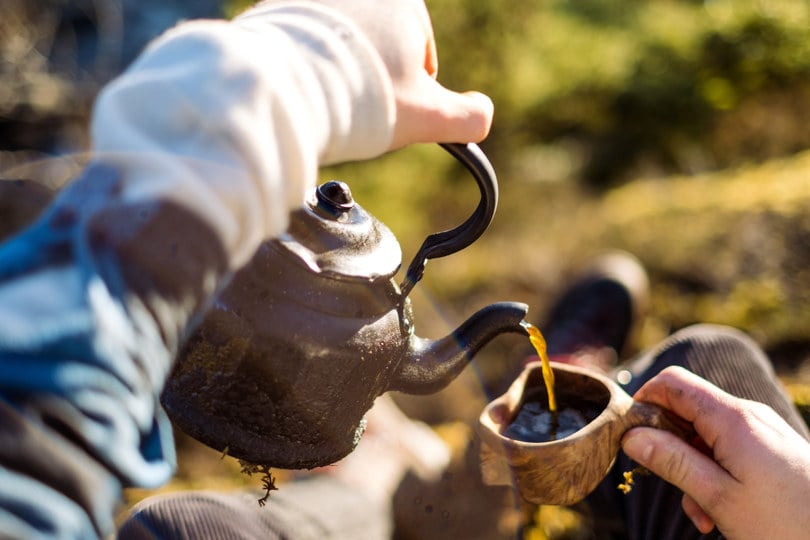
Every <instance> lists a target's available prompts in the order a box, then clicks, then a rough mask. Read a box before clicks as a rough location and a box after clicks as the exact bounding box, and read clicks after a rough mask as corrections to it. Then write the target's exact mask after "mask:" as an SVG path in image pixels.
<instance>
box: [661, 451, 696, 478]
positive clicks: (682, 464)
mask: <svg viewBox="0 0 810 540" xmlns="http://www.w3.org/2000/svg"><path fill="white" fill-rule="evenodd" d="M662 458H663V460H662V463H661V465H662V466H661V468H662V470H663V471H664V473H665V475H666V477H667V479H669V481H670V482H672V483H673V484H676V485H679V486H681V485H683V484H684V483H685V482H686V481H687V480H688V479H689V474H690V472H691V467H690V464H689V461H688V460H687V459H686V454H684V453H683V452H665V455H664V456H662Z"/></svg>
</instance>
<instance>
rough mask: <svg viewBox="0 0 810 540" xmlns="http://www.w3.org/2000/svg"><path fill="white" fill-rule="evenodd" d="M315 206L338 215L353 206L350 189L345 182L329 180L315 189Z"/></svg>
mask: <svg viewBox="0 0 810 540" xmlns="http://www.w3.org/2000/svg"><path fill="white" fill-rule="evenodd" d="M315 197H316V199H317V201H318V202H317V208H318V209H319V210H321V211H325V212H327V213H329V214H330V215H338V214H342V213H344V212H348V211H349V210H351V209H352V208H354V199H353V198H352V190H351V189H349V185H348V184H347V183H346V182H341V181H340V180H330V181H329V182H326V183H325V184H321V185H320V186H318V187H317V189H316V190H315Z"/></svg>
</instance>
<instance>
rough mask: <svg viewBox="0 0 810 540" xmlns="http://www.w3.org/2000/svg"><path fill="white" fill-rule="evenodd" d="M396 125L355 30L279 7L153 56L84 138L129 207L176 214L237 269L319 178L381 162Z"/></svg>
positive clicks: (316, 10)
mask: <svg viewBox="0 0 810 540" xmlns="http://www.w3.org/2000/svg"><path fill="white" fill-rule="evenodd" d="M393 120H394V103H393V92H392V89H391V84H390V79H389V78H388V74H387V71H386V69H385V66H384V65H383V64H382V61H381V60H380V58H379V56H378V55H377V53H376V51H375V50H374V49H373V48H372V46H371V44H370V43H369V42H368V40H367V39H366V38H365V37H364V36H363V34H362V33H361V32H360V30H359V29H358V28H357V27H356V26H355V25H354V24H353V23H352V22H351V21H350V20H348V19H346V18H344V17H342V16H341V15H340V14H339V13H337V12H334V11H333V10H329V9H328V8H325V7H323V6H320V5H318V4H314V3H305V2H300V3H298V2H282V3H271V4H265V5H264V6H261V7H257V8H254V9H253V10H250V11H248V12H246V13H245V14H243V15H242V16H240V17H238V18H237V19H235V20H234V21H231V22H224V21H198V22H192V23H186V24H183V25H181V26H179V27H177V28H175V29H174V30H172V31H170V32H168V33H167V34H166V35H164V36H163V37H162V38H160V39H159V40H157V41H156V42H154V43H152V44H151V46H150V47H149V48H148V49H147V50H146V51H145V52H144V54H142V55H141V57H140V58H139V59H138V60H137V61H136V62H135V63H134V64H133V65H132V67H131V68H130V69H129V70H128V71H127V72H126V73H124V74H123V75H122V76H121V77H119V78H118V79H117V80H116V81H114V82H113V83H111V84H110V85H109V86H108V87H107V88H106V89H105V90H104V91H103V92H102V94H101V96H100V97H99V99H98V101H97V104H96V109H95V111H94V118H93V123H92V136H93V146H94V152H95V153H96V154H97V155H99V156H102V157H105V156H106V158H105V159H107V160H110V159H112V160H114V161H115V163H116V164H117V166H118V168H119V169H120V170H121V171H122V173H123V175H124V183H125V191H124V200H127V201H136V200H144V199H152V198H158V199H171V200H172V201H174V202H178V203H181V204H183V205H184V206H186V207H187V208H189V209H191V210H192V211H193V212H195V213H196V214H198V215H199V216H202V217H203V218H204V219H205V220H206V221H207V222H208V223H209V224H210V225H211V226H212V227H213V228H214V230H215V231H216V233H217V234H218V235H219V237H220V239H221V241H222V242H223V245H224V246H225V248H226V251H227V253H228V254H229V256H230V266H231V268H236V267H239V266H241V265H242V264H244V263H245V262H247V260H248V259H249V257H250V256H251V254H252V253H253V251H254V250H255V249H256V247H257V246H258V244H259V242H261V241H262V240H263V239H265V238H267V237H270V236H273V235H276V234H279V233H281V232H283V230H284V229H285V227H286V225H287V215H288V212H289V210H290V209H292V208H294V207H296V206H298V205H299V204H300V203H301V201H302V199H303V194H304V192H305V190H306V189H307V188H308V187H310V186H311V185H313V184H314V182H315V179H316V175H317V169H318V165H319V164H323V163H335V162H339V161H346V160H352V159H363V158H369V157H373V156H376V155H379V154H381V153H383V152H384V151H385V150H386V149H387V147H388V145H389V143H390V140H391V135H392V125H393Z"/></svg>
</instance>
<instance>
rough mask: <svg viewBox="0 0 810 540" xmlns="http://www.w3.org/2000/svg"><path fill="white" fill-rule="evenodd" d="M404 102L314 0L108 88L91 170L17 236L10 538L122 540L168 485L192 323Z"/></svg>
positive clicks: (10, 339) (8, 252)
mask: <svg viewBox="0 0 810 540" xmlns="http://www.w3.org/2000/svg"><path fill="white" fill-rule="evenodd" d="M393 111H394V107H393V98H392V90H391V83H390V80H389V78H388V75H387V71H386V70H385V68H384V66H383V65H382V62H381V60H380V59H379V57H378V56H377V53H376V52H375V50H374V49H373V48H372V47H371V46H370V45H369V43H368V42H367V40H366V39H365V38H364V36H363V35H362V34H361V33H360V32H359V31H358V30H357V28H356V27H355V26H353V25H352V24H351V23H350V22H349V21H347V20H345V19H344V18H342V17H341V16H340V15H339V14H337V13H334V12H332V11H329V10H327V9H326V8H322V7H319V6H318V5H317V4H314V3H290V2H283V3H276V4H269V5H266V6H265V7H262V8H258V9H257V10H255V11H252V12H248V13H247V14H246V15H245V16H244V17H241V18H239V19H238V20H236V21H233V22H214V21H204V22H193V23H187V24H183V25H181V26H179V27H177V28H176V29H174V30H172V31H170V32H169V33H168V34H166V35H165V36H163V37H162V38H160V39H159V40H157V41H156V42H155V43H153V44H152V45H151V46H149V48H148V49H147V50H146V51H145V52H144V54H143V55H142V56H141V57H140V58H139V59H138V60H137V61H136V62H135V63H134V64H133V65H132V67H131V68H130V69H129V70H128V71H127V72H125V73H124V74H123V75H121V76H120V77H119V78H118V79H117V80H115V81H114V82H112V83H111V84H110V85H109V86H108V87H107V88H106V89H105V90H104V91H103V93H102V95H101V96H100V98H99V99H98V101H97V106H96V109H95V111H94V118H93V121H92V135H93V139H94V143H93V144H94V156H93V157H94V161H93V163H91V164H90V165H89V166H88V167H87V168H86V169H85V171H84V172H83V173H82V175H81V176H80V177H79V178H77V179H76V180H74V181H73V182H72V183H71V184H70V185H69V186H67V187H66V188H65V189H64V190H63V191H62V192H61V193H60V194H59V196H58V197H57V199H56V200H55V201H54V202H53V204H51V206H50V207H49V208H48V209H47V210H46V211H45V212H44V213H43V215H42V216H41V217H40V218H39V219H38V220H37V221H36V222H35V223H33V224H31V225H30V226H29V227H28V228H26V229H25V230H23V231H21V233H20V234H18V235H17V236H15V237H14V238H12V239H9V240H8V241H7V242H5V243H4V244H3V245H2V246H0V536H4V535H9V536H10V537H15V538H34V537H36V538H40V537H54V538H56V537H59V538H94V537H105V536H106V535H107V534H109V533H110V531H111V530H112V528H113V523H114V522H113V512H114V509H115V507H116V504H117V503H118V502H119V501H120V498H121V488H122V487H123V486H141V487H153V486H156V485H159V484H160V483H162V482H165V481H166V480H167V479H168V477H169V475H170V474H171V472H172V469H173V464H174V450H173V445H172V441H171V425H170V424H169V423H168V420H167V418H166V417H165V414H164V413H163V412H162V409H161V407H160V402H159V395H160V391H161V389H162V387H163V384H164V381H165V378H166V376H167V375H168V373H169V371H170V369H171V366H172V361H173V357H174V354H175V353H176V352H177V348H178V344H179V343H180V341H181V338H182V335H183V333H184V332H185V330H186V329H187V327H188V326H189V325H190V324H191V322H192V320H193V318H194V317H195V316H197V315H198V314H199V313H200V311H201V309H202V308H204V306H205V305H206V303H207V302H209V301H210V299H211V298H212V295H213V294H215V292H216V289H217V287H218V286H220V285H221V283H222V282H223V280H225V279H227V277H228V275H229V274H230V273H231V272H232V271H233V270H234V269H236V268H238V267H239V266H241V265H242V264H244V263H246V262H247V261H248V259H249V258H250V256H251V255H252V253H253V252H254V251H255V249H256V247H257V246H258V245H259V243H260V242H261V241H262V240H264V239H265V238H267V237H269V236H272V235H275V234H279V233H281V232H282V231H283V230H284V228H285V226H286V223H287V214H288V211H289V210H290V209H291V208H292V207H295V206H297V205H299V204H300V202H301V201H302V198H303V194H304V191H305V189H306V188H307V187H309V186H310V185H312V184H313V183H314V181H315V177H316V174H317V168H318V165H319V164H322V163H327V162H336V161H340V160H347V159H359V158H366V157H371V156H374V155H377V154H380V153H381V152H383V151H384V150H385V149H386V148H387V147H388V145H389V140H390V138H391V130H392V120H393V114H394V112H393ZM10 441H11V442H10ZM6 443H7V444H6ZM4 537H5V536H4Z"/></svg>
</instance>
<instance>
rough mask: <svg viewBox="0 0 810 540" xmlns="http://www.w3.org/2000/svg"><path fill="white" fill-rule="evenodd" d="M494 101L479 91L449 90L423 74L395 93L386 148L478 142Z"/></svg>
mask: <svg viewBox="0 0 810 540" xmlns="http://www.w3.org/2000/svg"><path fill="white" fill-rule="evenodd" d="M493 113H494V105H493V104H492V100H491V99H490V98H489V97H487V96H485V95H484V94H482V93H480V92H462V93H460V92H453V91H451V90H448V89H447V88H445V87H443V86H442V85H441V84H439V83H438V82H437V81H436V80H435V79H433V78H432V77H430V76H429V75H428V74H425V75H424V77H420V82H419V84H418V85H416V87H415V88H410V89H409V90H407V91H405V92H402V93H401V95H398V96H397V122H396V128H395V131H394V137H393V140H392V142H391V147H390V149H391V150H393V149H396V148H401V147H403V146H406V145H408V144H411V143H417V142H445V143H467V142H480V141H482V140H483V139H485V138H486V136H487V135H488V134H489V130H490V128H491V126H492V117H493Z"/></svg>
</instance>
